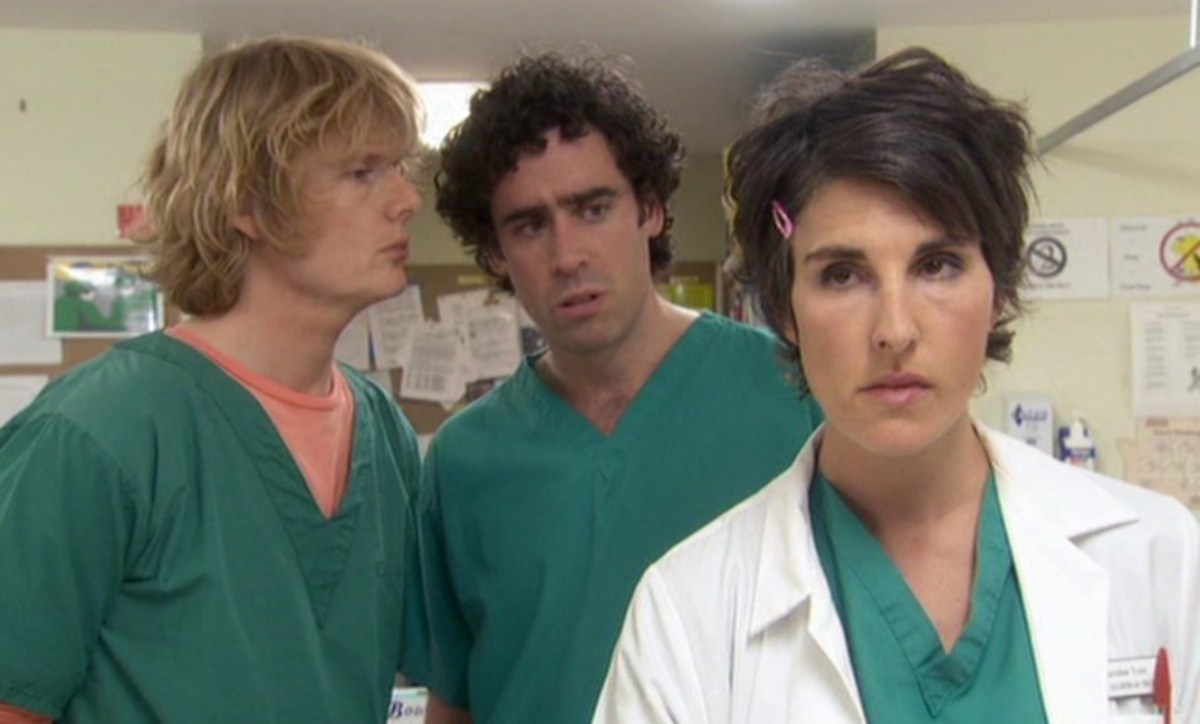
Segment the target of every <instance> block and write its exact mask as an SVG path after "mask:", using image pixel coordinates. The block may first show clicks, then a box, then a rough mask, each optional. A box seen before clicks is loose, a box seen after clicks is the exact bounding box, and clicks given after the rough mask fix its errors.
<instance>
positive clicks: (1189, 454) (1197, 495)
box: [1117, 417, 1200, 514]
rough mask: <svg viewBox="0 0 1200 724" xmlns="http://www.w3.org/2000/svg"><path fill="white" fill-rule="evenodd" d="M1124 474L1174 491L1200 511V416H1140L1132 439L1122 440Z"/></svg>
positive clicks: (1170, 492)
mask: <svg viewBox="0 0 1200 724" xmlns="http://www.w3.org/2000/svg"><path fill="white" fill-rule="evenodd" d="M1117 444H1118V447H1119V448H1120V450H1121V457H1123V458H1124V459H1125V474H1124V476H1123V477H1124V478H1125V479H1126V480H1128V481H1129V482H1132V483H1137V484H1138V485H1143V486H1145V487H1147V488H1150V489H1151V490H1156V491H1158V492H1160V493H1165V494H1167V495H1172V496H1174V497H1175V498H1176V499H1178V500H1179V502H1181V503H1183V504H1184V505H1186V506H1188V507H1189V508H1191V509H1192V510H1193V511H1194V512H1196V513H1198V514H1200V419H1195V418H1179V417H1175V418H1171V417H1150V418H1145V419H1142V420H1138V421H1137V424H1136V426H1135V428H1134V437H1133V439H1132V440H1127V439H1123V440H1118V441H1117Z"/></svg>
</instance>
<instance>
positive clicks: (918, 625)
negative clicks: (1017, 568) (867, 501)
mask: <svg viewBox="0 0 1200 724" xmlns="http://www.w3.org/2000/svg"><path fill="white" fill-rule="evenodd" d="M811 497H812V506H813V527H814V532H815V533H816V534H817V536H818V540H822V539H824V541H823V542H826V543H828V546H818V551H819V552H820V554H821V559H822V563H823V564H824V567H825V568H826V569H827V570H832V571H836V574H835V578H837V579H840V578H841V577H843V576H853V577H854V578H855V580H856V581H857V582H858V584H859V585H861V586H862V587H863V588H864V589H865V590H866V591H867V593H868V595H869V596H871V598H872V599H873V600H874V603H875V606H876V608H877V609H878V611H879V613H880V615H881V617H882V618H883V620H884V621H885V622H886V623H887V626H888V628H889V629H890V630H891V632H892V634H893V636H894V637H895V639H896V641H897V643H898V644H899V646H900V649H901V651H903V653H904V656H905V658H906V659H907V660H908V663H909V666H910V667H911V669H912V671H913V674H914V676H915V678H916V683H917V685H918V686H919V687H920V691H921V695H922V698H923V699H924V702H925V706H926V707H927V708H928V710H929V712H930V714H931V715H933V716H936V715H937V714H938V713H939V712H940V711H941V710H942V708H943V707H944V706H945V705H946V703H947V702H948V701H949V700H950V699H951V698H952V697H953V696H954V694H955V693H956V692H958V691H959V690H961V689H962V688H964V687H965V686H967V685H968V684H969V683H970V682H971V681H973V680H974V678H975V677H976V675H977V674H978V672H979V669H980V665H981V663H982V661H983V655H984V652H985V651H986V649H987V644H988V641H989V640H990V638H991V634H992V631H993V630H994V628H995V622H996V613H997V611H998V609H999V604H1000V597H1001V593H1002V592H1003V590H1004V587H1005V585H1006V584H1007V583H1008V579H1009V578H1011V577H1012V575H1013V562H1012V554H1011V552H1010V550H1009V547H1008V537H1007V535H1006V533H1005V531H1004V522H1003V518H1002V516H1001V512H1000V503H999V499H998V497H997V493H996V485H995V481H994V479H993V475H992V474H991V473H990V472H989V474H988V479H987V483H986V486H985V491H984V498H983V504H982V508H981V511H980V516H979V531H978V534H977V538H978V540H977V554H976V564H975V582H974V584H973V586H972V590H971V614H970V618H969V619H968V621H967V625H966V627H965V628H964V629H963V632H962V634H961V635H960V636H959V639H958V641H956V642H955V644H954V648H953V649H952V650H951V651H949V652H947V651H946V650H945V649H944V648H943V647H942V642H941V639H940V638H939V637H938V633H937V630H936V629H935V628H934V626H933V623H932V622H931V621H930V620H929V616H928V614H927V613H926V612H925V609H924V607H923V606H922V605H921V603H920V601H918V600H917V598H916V596H915V595H913V593H912V590H911V589H910V588H909V587H908V583H907V581H905V580H904V576H903V575H902V574H901V573H900V571H899V569H898V568H897V567H896V565H895V563H894V562H893V561H892V559H891V557H890V556H889V555H888V554H887V552H886V551H885V550H884V549H883V547H882V546H881V545H880V544H879V541H878V540H876V538H875V536H873V535H872V534H871V532H870V531H869V530H867V528H866V526H865V525H864V524H863V523H862V521H861V520H860V519H859V518H858V516H857V515H856V514H855V513H854V512H853V511H852V510H851V509H850V507H849V506H848V505H847V504H846V502H845V501H844V500H843V499H842V497H841V495H839V494H838V492H837V490H836V489H834V487H833V485H831V484H830V482H829V480H828V479H826V478H825V477H824V476H823V475H821V474H820V473H819V472H818V473H816V474H815V475H814V480H813V485H812V488H811ZM826 547H828V548H829V550H827V551H826V550H822V548H826ZM830 558H831V560H830ZM831 588H832V589H833V592H834V597H835V602H836V603H837V608H838V609H839V610H844V608H843V606H842V603H841V601H840V600H839V598H840V596H841V591H840V589H841V585H840V583H838V584H836V585H834V586H832V587H831Z"/></svg>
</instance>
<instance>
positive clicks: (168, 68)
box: [0, 29, 201, 245]
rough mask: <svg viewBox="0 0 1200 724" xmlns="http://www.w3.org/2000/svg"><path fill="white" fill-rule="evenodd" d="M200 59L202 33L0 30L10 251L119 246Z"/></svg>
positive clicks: (4, 234)
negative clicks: (124, 218) (161, 133)
mask: <svg viewBox="0 0 1200 724" xmlns="http://www.w3.org/2000/svg"><path fill="white" fill-rule="evenodd" d="M200 53H201V39H200V36H199V35H183V34H157V33H112V32H61V31H33V30H14V29H0V89H3V97H2V98H0V102H2V103H3V104H4V105H3V107H2V108H0V159H3V162H2V163H0V244H6V245H15V244H41V245H48V244H103V243H111V242H112V241H113V240H114V239H115V238H116V226H117V223H116V205H117V204H120V203H124V202H128V201H136V200H137V199H138V194H137V190H136V188H135V186H136V181H137V178H138V174H139V173H140V167H141V163H142V160H143V158H144V157H145V155H146V153H147V152H148V151H149V148H150V144H151V141H152V139H153V136H154V133H155V131H156V130H157V129H158V127H159V124H160V123H161V122H162V121H163V119H165V118H166V116H167V113H168V112H169V111H170V107H171V103H172V102H173V101H174V96H175V92H176V89H177V88H178V86H179V82H180V80H182V78H183V75H184V73H185V72H187V70H188V69H189V68H190V66H191V65H192V64H193V63H195V61H196V59H197V58H199V57H200ZM22 101H23V102H24V105H25V109H24V110H23V111H22V110H21V103H22Z"/></svg>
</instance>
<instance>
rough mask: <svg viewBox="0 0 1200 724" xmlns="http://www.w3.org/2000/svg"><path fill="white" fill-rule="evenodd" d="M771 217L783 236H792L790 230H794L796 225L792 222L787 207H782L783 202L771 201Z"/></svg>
mask: <svg viewBox="0 0 1200 724" xmlns="http://www.w3.org/2000/svg"><path fill="white" fill-rule="evenodd" d="M771 219H772V220H774V222H775V228H776V229H779V233H780V234H783V238H785V239H790V238H792V232H794V231H795V230H796V225H795V224H793V223H792V217H791V216H789V215H788V212H787V209H784V208H783V204H781V203H779V202H778V201H772V202H771Z"/></svg>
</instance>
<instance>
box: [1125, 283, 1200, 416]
mask: <svg viewBox="0 0 1200 724" xmlns="http://www.w3.org/2000/svg"><path fill="white" fill-rule="evenodd" d="M1129 311H1130V332H1131V336H1130V343H1131V344H1132V345H1133V349H1132V353H1133V415H1134V417H1176V416H1179V417H1200V304H1182V303H1173V304H1134V305H1132V306H1131V307H1130V310H1129Z"/></svg>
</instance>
